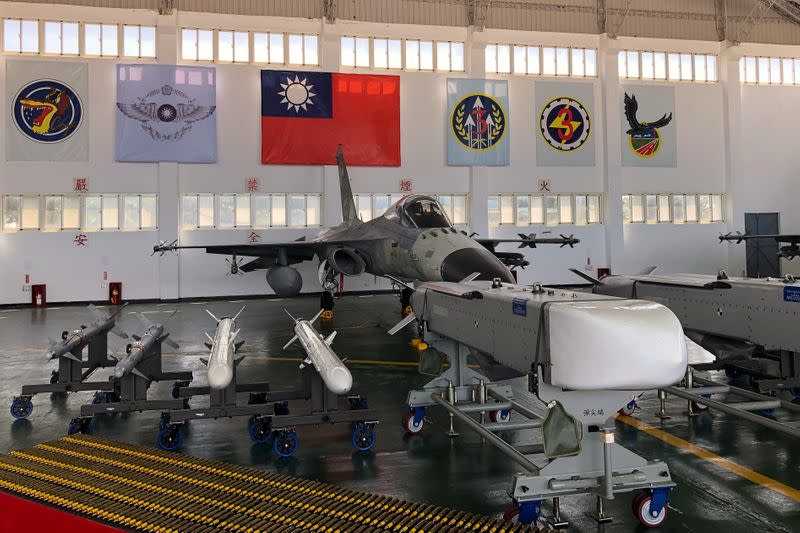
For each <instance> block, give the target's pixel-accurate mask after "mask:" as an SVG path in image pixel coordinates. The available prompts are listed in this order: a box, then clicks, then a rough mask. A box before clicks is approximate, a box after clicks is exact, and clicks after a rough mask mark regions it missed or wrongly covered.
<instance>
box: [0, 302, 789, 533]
mask: <svg viewBox="0 0 800 533" xmlns="http://www.w3.org/2000/svg"><path fill="white" fill-rule="evenodd" d="M244 304H246V305H247V309H246V310H245V312H244V313H243V314H242V316H241V317H240V319H239V325H240V326H241V328H242V333H241V334H240V338H242V339H244V340H245V341H246V343H245V345H244V347H243V349H242V353H245V354H246V355H247V358H246V359H245V360H244V361H243V363H242V364H241V365H240V367H239V369H240V376H241V378H242V379H243V380H244V381H270V382H271V383H273V387H275V386H280V387H281V388H286V387H290V386H293V385H298V386H299V384H300V375H299V373H298V371H297V363H298V359H299V358H300V351H299V348H292V349H290V350H289V351H286V352H284V351H283V350H282V345H283V344H284V343H285V342H286V341H287V340H288V339H289V338H290V337H291V335H292V333H291V322H290V320H289V318H288V317H287V316H286V315H285V314H284V312H283V308H284V307H285V308H286V309H287V310H288V311H289V312H291V313H292V314H293V315H295V316H302V317H304V318H310V317H311V316H313V315H314V314H315V312H316V310H317V306H318V298H317V297H303V298H297V299H293V300H283V301H277V300H263V301H259V300H248V301H246V302H239V301H225V300H221V301H213V302H210V303H208V304H206V303H203V302H192V303H182V304H178V305H175V304H146V305H145V304H136V305H130V306H128V308H127V309H126V311H125V312H124V313H123V318H122V320H121V325H122V327H123V328H124V329H126V330H127V331H128V332H129V333H133V332H136V331H137V330H141V329H142V328H141V327H140V325H139V322H138V320H137V319H136V318H135V317H134V316H133V315H132V314H131V313H133V312H144V313H146V316H147V317H148V318H150V319H151V320H153V321H154V322H161V321H163V320H164V319H165V318H166V317H167V316H168V313H170V312H171V311H172V310H173V309H175V308H177V309H179V310H180V312H179V313H177V314H176V315H175V316H174V317H173V318H172V319H171V320H170V322H169V323H168V326H167V330H168V331H170V332H171V338H173V339H175V340H176V341H177V342H178V343H179V345H180V348H179V349H178V350H177V351H175V352H170V353H167V354H166V355H165V365H164V366H165V370H196V371H198V372H197V375H198V381H201V382H202V381H203V380H204V376H202V375H201V369H202V368H203V366H202V363H200V361H199V357H201V356H203V355H205V353H206V349H205V347H204V346H203V344H202V343H203V341H204V336H203V334H202V332H203V331H209V330H211V329H212V328H213V323H212V322H211V319H210V318H209V317H208V315H207V314H206V313H205V311H204V310H205V309H206V307H208V308H209V309H211V310H212V311H213V312H214V313H215V314H217V315H219V314H221V313H222V314H228V313H235V312H236V311H237V310H238V309H239V308H240V307H241V306H242V305H244ZM399 318H400V317H399V302H398V301H397V299H396V298H395V297H394V296H389V295H375V296H353V297H346V298H343V299H341V300H339V301H338V302H337V305H336V317H335V319H334V327H335V329H337V330H338V331H339V335H338V336H337V338H336V341H335V343H334V349H335V350H336V352H337V353H338V354H339V355H340V356H341V357H347V358H348V365H349V366H350V368H351V369H352V373H353V377H354V380H355V383H356V387H357V388H358V392H360V393H361V394H362V395H363V396H366V397H367V398H368V399H369V403H370V407H371V408H373V409H379V410H380V411H381V413H382V415H381V422H382V423H381V425H380V426H379V427H378V442H377V444H376V445H375V448H373V451H372V452H371V453H368V454H362V453H358V454H356V453H353V448H352V446H351V444H350V430H349V426H348V427H345V425H341V426H327V427H322V428H318V429H317V428H309V427H305V428H299V429H298V435H299V437H300V449H299V451H298V453H297V456H296V457H295V458H292V459H288V460H286V459H282V460H278V459H276V458H275V456H274V455H273V453H272V449H271V447H269V446H268V445H260V446H253V445H252V444H251V441H250V439H249V438H248V435H247V430H246V419H244V418H238V419H221V420H217V421H192V422H190V423H189V426H190V427H189V428H188V429H187V433H186V440H185V441H184V445H183V452H185V453H189V454H192V455H195V456H198V457H207V458H213V459H217V460H222V461H228V462H232V463H238V464H243V465H252V466H255V467H258V468H263V469H265V470H268V471H277V472H283V473H288V474H296V475H299V476H302V477H306V478H310V479H315V480H319V481H325V482H332V483H336V484H339V485H343V486H347V487H350V488H353V489H358V490H364V491H374V492H379V493H384V494H388V495H392V496H398V497H401V498H408V499H414V500H419V501H424V502H428V503H431V504H436V505H444V506H448V507H453V508H457V509H463V510H467V511H471V512H477V513H500V512H502V511H503V509H504V508H505V507H506V506H507V505H508V503H509V502H508V498H507V496H506V493H505V491H506V489H507V487H508V483H509V478H510V475H511V474H512V472H513V471H514V464H513V463H512V462H511V461H510V460H509V459H506V457H505V456H503V455H502V454H499V453H498V452H496V451H495V450H494V449H493V448H492V447H491V446H490V445H488V444H484V445H482V444H481V443H480V440H479V438H478V437H477V436H475V435H473V434H471V433H469V432H467V431H464V432H463V433H462V435H461V436H460V437H458V438H456V439H452V440H451V439H449V438H448V437H447V436H446V434H445V431H446V427H447V418H446V415H445V414H444V413H443V411H442V410H440V409H431V410H430V411H429V418H430V419H431V422H432V423H431V424H430V425H427V426H426V428H425V430H424V432H423V434H422V435H419V436H415V437H408V436H406V435H405V434H404V431H403V429H402V428H401V425H400V419H401V417H402V415H403V414H404V413H405V406H404V400H405V397H406V392H407V391H408V390H409V389H410V388H413V387H419V386H421V385H422V384H423V383H424V382H425V381H427V378H426V377H424V376H421V375H419V374H418V373H417V371H416V357H417V356H416V352H415V350H414V349H413V348H412V347H411V346H409V344H408V340H409V338H410V337H409V336H405V337H403V336H402V335H398V336H396V337H390V336H388V335H386V333H385V331H386V330H387V329H388V328H389V327H391V326H392V325H394V323H396V322H397V321H398V320H399ZM88 320H90V315H89V314H88V311H87V310H86V309H85V308H83V307H81V306H65V307H58V306H54V307H51V308H49V309H43V310H31V309H0V339H2V344H0V368H2V369H3V372H2V378H0V404H2V405H4V406H6V407H4V412H5V415H0V417H4V418H0V453H5V452H7V451H9V450H11V449H17V448H23V447H29V446H32V445H34V444H36V443H39V442H42V441H46V440H51V439H54V438H58V437H61V436H63V435H65V434H66V429H67V424H68V422H69V420H70V419H71V418H72V417H75V416H78V414H79V406H80V404H82V403H88V402H89V401H90V399H91V395H92V393H76V394H71V395H70V396H69V397H66V396H58V395H53V396H50V395H39V396H37V397H35V398H34V400H33V402H34V410H33V414H32V415H31V417H30V419H29V420H20V421H12V418H11V416H10V415H9V414H8V410H7V409H8V406H9V405H10V404H11V400H12V398H13V396H15V395H17V394H19V390H20V387H21V386H22V385H23V384H29V383H45V382H47V380H48V379H49V376H50V370H51V367H52V368H55V363H50V364H49V365H45V364H44V363H43V359H44V356H43V352H44V347H45V346H46V341H45V339H46V338H47V336H48V335H50V336H51V337H56V336H58V335H59V334H60V332H61V331H62V330H65V329H73V328H75V327H77V326H78V325H80V324H81V323H86V322H87V321H88ZM108 372H109V370H101V371H99V372H98V373H97V378H98V379H105V377H106V376H107V375H108ZM171 385H172V384H171V383H156V384H153V386H152V387H151V397H153V398H156V397H158V398H168V397H169V394H170V389H171ZM202 401H204V399H198V400H193V402H202ZM640 405H641V410H640V411H637V413H636V415H635V418H637V419H638V420H639V421H641V422H643V424H638V427H634V425H632V424H633V422H630V423H626V422H622V421H618V422H617V439H618V441H619V442H620V443H621V444H622V445H624V446H627V447H629V448H631V449H632V450H633V451H635V452H637V453H639V454H641V455H642V456H644V457H647V458H650V459H656V458H658V459H663V460H665V461H667V463H668V464H669V466H670V470H671V471H672V475H673V478H674V479H675V481H676V482H677V483H678V487H677V489H676V490H675V491H674V492H673V494H672V496H671V500H672V510H671V514H670V517H669V519H668V521H667V523H666V525H665V526H664V528H663V530H664V531H730V532H733V531H800V442H798V441H796V440H792V439H791V438H790V437H786V436H782V435H780V434H776V433H774V432H772V431H770V430H767V429H764V428H761V427H757V426H754V425H751V424H749V423H746V422H741V421H737V420H735V419H732V418H730V417H727V416H725V415H723V414H719V413H713V414H712V413H708V412H704V413H702V414H701V415H700V416H698V417H696V418H694V419H691V420H689V419H687V417H686V416H685V415H683V414H682V413H683V412H684V411H685V408H686V407H685V402H683V401H679V400H677V399H671V400H670V401H669V404H668V411H669V412H670V414H672V419H670V420H668V421H666V422H664V423H662V422H661V421H660V420H659V419H658V418H656V417H655V416H654V415H653V413H654V412H655V410H656V405H657V400H656V398H655V394H654V393H648V394H646V395H645V398H644V399H643V400H642V401H641V402H640ZM3 420H5V422H3ZM158 422H159V413H158V412H146V413H134V414H131V415H115V416H113V417H110V416H98V417H96V419H95V432H96V433H97V434H98V435H102V436H104V437H108V438H112V439H116V440H124V441H128V442H132V443H136V444H143V445H148V446H154V445H155V437H156V433H157V431H158ZM659 430H663V432H661V431H659ZM671 436H672V437H671ZM693 445H694V446H693ZM698 447H699V448H698ZM593 506H594V501H593V498H592V497H590V496H579V497H573V498H564V499H563V500H562V514H563V516H564V517H565V518H566V519H567V520H568V521H569V522H570V523H571V524H572V530H573V531H590V530H595V529H597V526H595V524H594V522H593V521H592V520H591V519H590V518H588V517H587V516H586V515H585V512H586V511H589V510H592V509H593ZM549 511H550V508H549V506H545V512H546V513H549ZM606 511H607V512H609V513H610V514H611V515H612V516H613V518H614V522H613V523H612V524H609V525H606V526H605V528H604V529H605V530H606V531H631V530H634V529H638V528H639V527H640V526H639V525H638V522H637V521H636V519H635V518H634V517H633V515H632V514H631V512H630V498H628V497H619V498H617V499H616V500H614V501H612V502H609V504H608V505H607V506H606Z"/></svg>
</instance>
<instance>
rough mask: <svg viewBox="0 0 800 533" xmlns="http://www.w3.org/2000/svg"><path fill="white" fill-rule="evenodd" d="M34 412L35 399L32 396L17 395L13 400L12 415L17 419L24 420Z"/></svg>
mask: <svg viewBox="0 0 800 533" xmlns="http://www.w3.org/2000/svg"><path fill="white" fill-rule="evenodd" d="M32 412H33V401H31V397H30V396H17V397H16V398H14V400H13V401H12V402H11V416H13V417H14V418H16V419H17V420H24V419H26V418H28V417H29V416H31V413H32Z"/></svg>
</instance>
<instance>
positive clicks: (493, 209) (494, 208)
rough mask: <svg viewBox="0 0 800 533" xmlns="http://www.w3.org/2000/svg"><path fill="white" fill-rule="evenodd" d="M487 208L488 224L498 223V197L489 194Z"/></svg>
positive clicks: (494, 224) (494, 225) (492, 225)
mask: <svg viewBox="0 0 800 533" xmlns="http://www.w3.org/2000/svg"><path fill="white" fill-rule="evenodd" d="M487 209H488V211H489V226H490V227H496V226H498V225H500V197H498V196H490V197H489V198H488V199H487Z"/></svg>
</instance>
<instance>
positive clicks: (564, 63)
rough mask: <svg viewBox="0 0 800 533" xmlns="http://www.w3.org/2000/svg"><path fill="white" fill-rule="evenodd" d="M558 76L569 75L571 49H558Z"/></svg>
mask: <svg viewBox="0 0 800 533" xmlns="http://www.w3.org/2000/svg"><path fill="white" fill-rule="evenodd" d="M556 74H558V75H559V76H568V75H569V48H556Z"/></svg>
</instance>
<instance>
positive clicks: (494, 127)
mask: <svg viewBox="0 0 800 533" xmlns="http://www.w3.org/2000/svg"><path fill="white" fill-rule="evenodd" d="M506 124H507V121H506V112H505V110H504V109H503V107H502V106H501V105H500V102H498V101H497V100H496V99H494V98H493V97H492V96H490V95H488V94H484V93H473V94H468V95H466V96H464V97H463V98H461V100H459V101H458V102H456V105H454V106H453V109H452V110H451V111H450V131H451V132H452V133H453V136H454V137H455V138H456V140H457V141H458V142H459V143H461V144H462V145H463V146H464V147H465V148H468V149H470V150H473V151H475V152H485V151H487V150H491V149H492V148H494V147H495V146H496V145H497V144H498V143H499V142H500V140H501V139H502V138H503V135H504V134H505V132H506V129H507V128H506Z"/></svg>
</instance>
